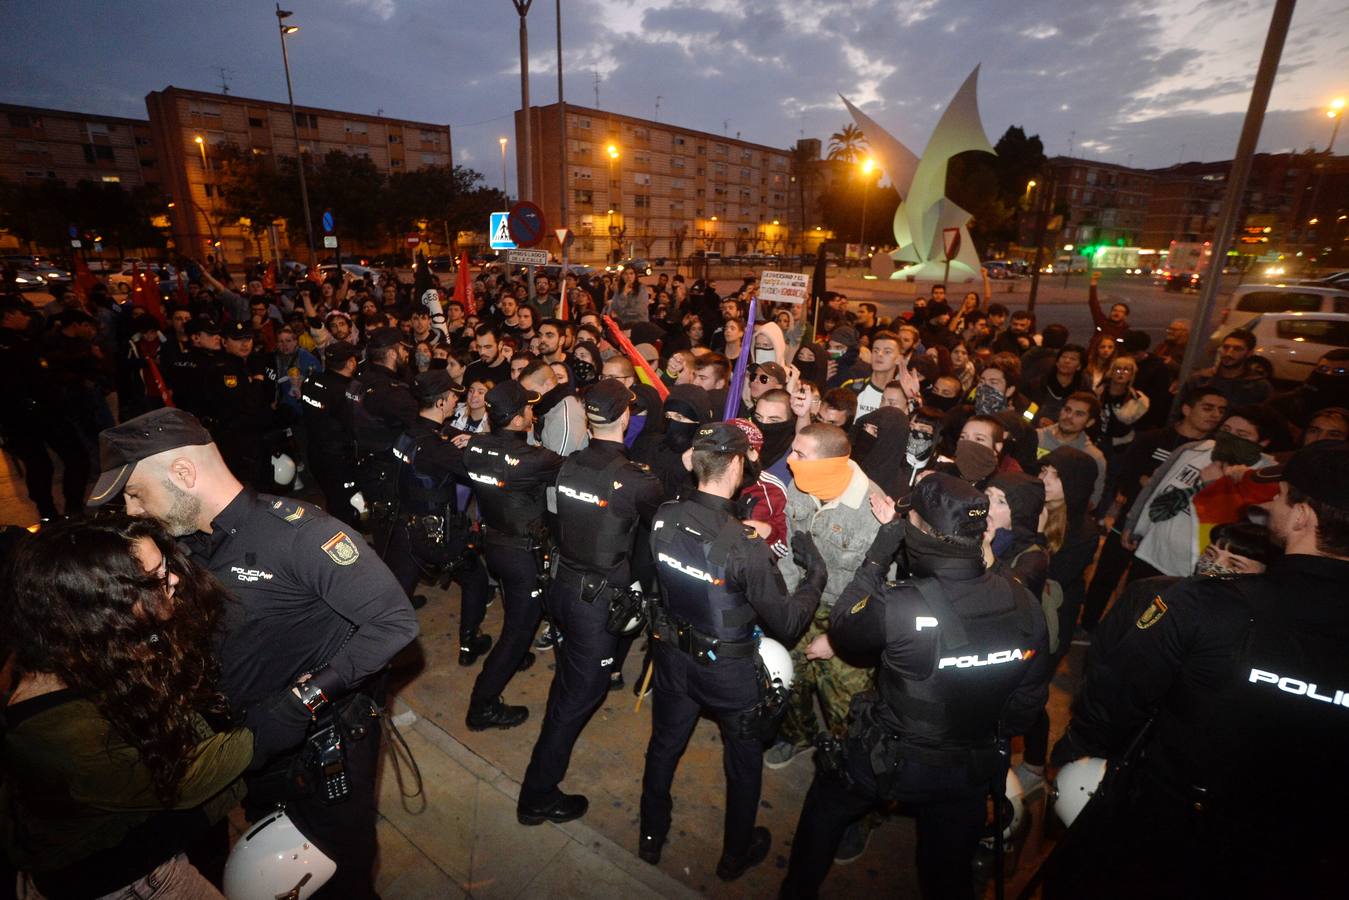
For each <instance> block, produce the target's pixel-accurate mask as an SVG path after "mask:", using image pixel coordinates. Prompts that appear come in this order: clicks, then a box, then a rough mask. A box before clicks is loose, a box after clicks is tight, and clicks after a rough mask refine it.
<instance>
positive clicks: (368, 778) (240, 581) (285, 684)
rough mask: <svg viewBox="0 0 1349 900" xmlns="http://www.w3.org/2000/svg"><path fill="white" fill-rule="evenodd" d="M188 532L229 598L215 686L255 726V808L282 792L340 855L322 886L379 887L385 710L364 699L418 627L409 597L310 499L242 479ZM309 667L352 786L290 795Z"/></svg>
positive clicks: (328, 889)
mask: <svg viewBox="0 0 1349 900" xmlns="http://www.w3.org/2000/svg"><path fill="white" fill-rule="evenodd" d="M183 543H184V545H185V546H186V547H187V548H188V549H189V550H190V551H191V553H192V555H193V556H195V557H197V558H198V559H199V560H200V561H201V562H202V563H203V564H204V565H205V566H206V567H207V568H208V569H210V571H211V574H213V575H215V577H216V578H218V579H219V580H220V582H221V583H222V584H223V585H224V586H225V588H226V589H227V590H228V591H229V592H230V594H231V596H232V597H233V599H234V600H235V601H236V602H234V603H231V604H228V605H227V607H226V615H225V621H224V628H223V633H222V638H221V640H220V645H219V649H218V654H219V659H220V689H221V691H222V692H223V693H224V695H225V697H226V698H227V699H228V700H229V702H230V705H231V708H233V709H234V710H236V712H237V713H239V714H241V715H242V718H243V721H244V724H246V725H247V726H248V727H249V728H250V729H252V730H253V731H254V733H255V744H254V754H255V755H254V760H253V768H254V770H255V771H254V774H253V775H252V776H251V777H250V778H249V789H248V801H247V803H248V806H249V808H250V810H251V811H252V812H253V813H255V814H261V813H264V812H266V811H267V809H268V808H269V806H274V805H275V804H276V803H278V802H282V801H284V802H285V803H286V809H287V812H288V813H289V815H290V816H291V818H292V819H293V820H294V821H295V824H296V825H297V826H298V827H299V828H300V830H301V831H302V832H303V833H304V835H305V836H306V837H308V838H309V839H310V840H312V841H313V842H314V843H315V844H316V845H318V847H319V848H320V849H321V850H323V852H324V853H325V854H327V856H328V857H330V858H331V859H333V860H334V861H335V862H336V863H337V865H338V868H337V873H336V874H335V875H334V876H333V879H332V880H331V881H329V882H328V884H327V885H325V886H324V887H323V889H322V890H321V891H319V892H318V893H317V894H315V896H316V897H321V898H334V900H336V898H349V897H373V896H375V894H374V884H373V873H372V869H373V866H374V861H375V848H376V844H375V821H376V815H377V810H376V797H375V775H376V769H377V766H378V762H379V743H380V720H379V719H378V718H375V717H373V716H372V714H371V710H372V708H373V706H374V705H376V704H380V703H382V702H383V693H384V691H383V683H382V682H383V677H382V673H383V670H384V668H385V667H386V666H387V665H388V663H389V660H390V659H391V658H392V657H393V656H394V654H395V653H397V652H398V651H399V650H401V649H402V648H403V647H405V646H407V644H408V643H410V642H411V641H412V640H413V639H414V638H416V636H417V619H416V616H415V615H414V614H413V612H412V607H411V605H410V604H409V603H408V599H407V596H406V595H405V594H404V593H403V590H402V589H401V588H400V587H399V586H398V582H397V581H396V580H395V579H394V577H393V575H392V574H391V573H390V572H389V570H388V568H387V567H386V566H385V565H384V564H383V563H382V562H380V561H379V559H378V558H377V557H376V556H375V555H374V553H373V552H372V551H371V550H370V548H369V547H368V546H367V545H366V544H365V542H364V541H363V540H362V539H361V536H360V535H359V534H357V533H355V532H354V531H353V530H352V529H351V528H350V527H349V526H346V525H343V524H342V523H341V522H339V521H337V520H336V519H333V518H332V517H331V516H329V515H328V514H327V513H325V512H323V511H322V510H320V509H318V508H317V507H314V506H311V505H310V504H308V503H297V502H295V501H293V500H289V499H285V498H282V497H273V496H270V495H268V494H255V493H252V492H251V491H249V490H247V489H245V490H243V491H241V492H240V493H239V495H238V496H236V497H235V498H234V499H233V500H232V501H230V503H229V504H228V505H227V506H226V507H225V508H224V509H223V510H221V512H220V514H219V515H217V516H216V517H215V519H214V520H213V521H212V522H211V533H210V534H200V533H199V534H194V535H191V536H189V537H187V538H184V539H183ZM308 673H313V676H314V677H313V681H314V682H316V683H317V684H318V685H319V686H320V687H322V688H323V690H324V693H325V694H326V695H327V696H328V697H330V698H333V705H332V708H333V710H334V711H335V712H336V713H337V714H339V715H340V716H341V718H342V719H343V720H344V721H345V722H347V723H348V724H347V727H346V729H345V731H346V736H347V738H348V740H347V747H346V755H347V758H346V774H347V779H348V781H349V783H350V787H351V792H350V794H349V795H348V796H347V798H346V799H345V800H342V801H341V802H338V803H334V804H328V803H326V802H324V800H323V799H322V798H321V797H320V796H319V795H318V794H317V793H310V794H306V795H302V796H295V792H294V790H293V788H294V787H295V785H294V784H293V778H292V777H290V776H291V775H292V773H293V772H294V771H295V770H296V768H297V759H298V758H299V757H301V756H302V754H303V749H304V747H303V742H304V739H305V736H306V732H307V730H308V728H309V724H310V716H309V711H308V710H307V709H306V708H305V707H304V706H303V705H302V704H301V703H300V701H299V700H298V699H297V698H296V697H295V696H294V695H293V694H292V692H291V687H292V685H294V684H295V683H296V681H297V680H298V679H299V678H300V677H301V676H303V675H305V674H308ZM320 721H321V722H322V719H320ZM263 766H265V767H266V768H265V769H262V770H261V771H258V770H259V769H260V768H261V767H263Z"/></svg>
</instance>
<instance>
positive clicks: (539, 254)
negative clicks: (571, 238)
mask: <svg viewBox="0 0 1349 900" xmlns="http://www.w3.org/2000/svg"><path fill="white" fill-rule="evenodd" d="M506 262H507V263H509V264H510V265H512V266H546V265H548V251H547V250H507V251H506Z"/></svg>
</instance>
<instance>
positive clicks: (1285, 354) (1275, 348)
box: [1246, 312, 1349, 382]
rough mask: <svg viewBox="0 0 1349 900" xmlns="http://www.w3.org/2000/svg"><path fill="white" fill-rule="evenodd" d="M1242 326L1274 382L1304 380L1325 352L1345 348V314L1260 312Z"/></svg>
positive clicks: (1348, 339)
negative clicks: (1271, 368) (1252, 337)
mask: <svg viewBox="0 0 1349 900" xmlns="http://www.w3.org/2000/svg"><path fill="white" fill-rule="evenodd" d="M1246 327H1247V328H1248V329H1250V331H1251V332H1252V333H1253V334H1254V335H1255V352H1256V355H1258V356H1262V357H1264V358H1265V359H1267V360H1269V361H1270V363H1271V364H1273V366H1274V378H1275V380H1277V381H1285V382H1295V381H1304V380H1306V378H1307V376H1308V375H1310V374H1311V372H1312V369H1313V368H1315V366H1316V362H1317V360H1319V359H1320V358H1321V357H1322V356H1324V355H1325V354H1326V353H1327V352H1329V351H1331V350H1342V349H1344V348H1346V347H1349V313H1343V312H1272V313H1260V314H1259V315H1257V316H1256V317H1255V318H1254V319H1252V320H1250V321H1249V322H1247V323H1246Z"/></svg>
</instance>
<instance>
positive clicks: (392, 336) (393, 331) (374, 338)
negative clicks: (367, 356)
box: [365, 325, 411, 350]
mask: <svg viewBox="0 0 1349 900" xmlns="http://www.w3.org/2000/svg"><path fill="white" fill-rule="evenodd" d="M399 344H402V345H403V346H405V347H410V346H411V344H409V343H408V339H407V335H405V334H403V329H401V328H394V327H393V326H392V325H390V326H387V327H385V328H377V329H375V333H374V334H372V335H370V339H369V340H368V341H366V342H365V348H366V349H367V350H387V349H389V348H390V347H397V346H398V345H399Z"/></svg>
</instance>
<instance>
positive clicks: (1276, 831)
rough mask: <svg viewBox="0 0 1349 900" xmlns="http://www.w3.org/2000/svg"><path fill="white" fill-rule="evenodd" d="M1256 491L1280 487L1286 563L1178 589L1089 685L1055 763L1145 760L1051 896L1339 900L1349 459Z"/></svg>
mask: <svg viewBox="0 0 1349 900" xmlns="http://www.w3.org/2000/svg"><path fill="white" fill-rule="evenodd" d="M1246 478H1247V479H1254V480H1255V481H1258V482H1276V484H1275V485H1271V486H1272V487H1274V488H1276V489H1277V491H1278V493H1277V495H1276V496H1275V497H1274V499H1273V500H1271V501H1270V502H1268V503H1266V504H1263V505H1264V507H1265V509H1266V510H1267V511H1268V513H1269V529H1270V534H1271V537H1272V538H1273V540H1274V541H1275V542H1276V543H1278V544H1280V545H1282V547H1283V550H1284V555H1283V557H1282V558H1281V559H1276V560H1274V561H1272V562H1271V563H1270V564H1269V567H1268V569H1267V570H1266V571H1265V572H1264V573H1262V574H1259V575H1243V576H1238V577H1233V578H1188V579H1186V580H1184V581H1182V582H1180V583H1178V584H1176V585H1174V586H1173V587H1171V588H1170V589H1168V590H1167V591H1166V592H1165V593H1163V594H1161V595H1159V596H1157V597H1155V598H1154V599H1153V601H1152V604H1151V605H1150V606H1149V607H1148V608H1147V609H1146V610H1145V611H1144V612H1143V614H1142V615H1141V616H1139V618H1138V619H1137V621H1136V623H1135V627H1133V628H1130V629H1129V631H1128V634H1127V636H1126V637H1124V638H1123V639H1122V640H1121V641H1120V642H1119V643H1118V644H1117V645H1116V646H1115V647H1114V649H1113V650H1112V651H1111V652H1110V653H1109V655H1108V656H1107V657H1106V658H1105V659H1103V660H1101V664H1100V665H1098V666H1096V667H1094V668H1092V669H1091V670H1089V672H1088V673H1087V681H1086V683H1085V685H1084V687H1083V689H1082V692H1081V694H1080V695H1079V697H1078V698H1077V700H1076V702H1075V704H1074V708H1073V718H1072V721H1071V722H1070V723H1069V725H1068V731H1067V733H1066V734H1065V735H1064V737H1063V739H1062V740H1061V741H1060V742H1059V744H1058V745H1056V746H1055V748H1054V753H1053V755H1052V757H1051V761H1052V762H1053V763H1054V764H1055V765H1056V766H1060V765H1064V764H1066V763H1068V762H1069V761H1071V760H1073V759H1076V758H1078V757H1081V756H1096V757H1103V758H1106V759H1109V760H1111V762H1112V764H1115V763H1119V762H1120V761H1122V760H1124V759H1127V758H1128V757H1127V756H1126V753H1125V751H1126V748H1128V747H1130V745H1133V746H1135V747H1137V748H1141V752H1140V753H1138V754H1136V756H1137V758H1136V759H1134V760H1133V761H1132V764H1131V765H1129V766H1127V767H1125V768H1124V769H1122V770H1121V771H1120V772H1119V773H1118V774H1109V775H1107V776H1106V778H1107V781H1106V784H1105V786H1104V787H1103V788H1102V790H1101V792H1100V793H1099V795H1098V796H1097V797H1095V798H1094V799H1093V800H1092V801H1091V803H1090V804H1089V805H1088V806H1087V808H1086V809H1085V810H1083V812H1082V814H1081V815H1080V816H1079V817H1078V818H1077V820H1076V821H1075V822H1074V823H1073V827H1072V829H1071V830H1070V831H1069V833H1068V836H1069V837H1076V838H1078V839H1077V840H1075V841H1073V842H1072V844H1071V846H1070V847H1065V851H1064V853H1063V854H1061V858H1060V859H1057V860H1054V861H1053V863H1052V864H1051V867H1050V871H1049V874H1048V878H1047V881H1046V892H1045V895H1046V896H1047V897H1087V896H1090V897H1137V896H1143V895H1144V894H1146V895H1147V896H1154V897H1238V896H1240V897H1280V898H1282V897H1288V898H1293V897H1297V898H1303V897H1331V896H1343V894H1344V883H1345V882H1344V861H1343V860H1344V838H1345V835H1346V830H1345V827H1344V813H1345V808H1346V805H1347V804H1349V777H1346V775H1345V760H1346V759H1349V655H1346V653H1345V648H1346V647H1349V606H1347V605H1346V604H1345V585H1346V584H1349V444H1346V443H1345V442H1343V441H1322V442H1317V443H1314V444H1311V445H1309V446H1307V447H1304V448H1303V449H1301V450H1298V451H1297V452H1296V453H1295V454H1293V456H1292V457H1291V458H1290V459H1289V461H1288V462H1287V463H1286V464H1284V465H1281V466H1273V467H1269V468H1266V469H1260V470H1258V471H1255V472H1250V473H1248V474H1247V475H1246ZM1149 719H1151V720H1152V725H1151V728H1150V729H1149V730H1147V731H1143V728H1144V724H1145V723H1146V722H1147V721H1148V720H1149ZM1065 843H1066V842H1065Z"/></svg>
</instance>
